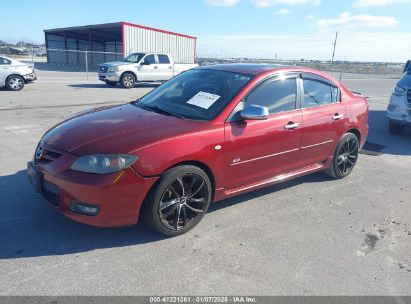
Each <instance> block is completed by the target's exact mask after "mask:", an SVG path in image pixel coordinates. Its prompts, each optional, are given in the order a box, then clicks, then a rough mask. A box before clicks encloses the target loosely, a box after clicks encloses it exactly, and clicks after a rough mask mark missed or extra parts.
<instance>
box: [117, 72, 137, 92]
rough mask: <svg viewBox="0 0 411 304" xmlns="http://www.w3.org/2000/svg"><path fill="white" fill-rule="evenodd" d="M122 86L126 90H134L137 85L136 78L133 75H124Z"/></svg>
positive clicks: (121, 80)
mask: <svg viewBox="0 0 411 304" xmlns="http://www.w3.org/2000/svg"><path fill="white" fill-rule="evenodd" d="M120 83H121V86H122V87H123V88H125V89H131V88H134V85H135V84H136V78H135V77H134V75H133V74H131V73H124V74H123V75H122V76H121V79H120Z"/></svg>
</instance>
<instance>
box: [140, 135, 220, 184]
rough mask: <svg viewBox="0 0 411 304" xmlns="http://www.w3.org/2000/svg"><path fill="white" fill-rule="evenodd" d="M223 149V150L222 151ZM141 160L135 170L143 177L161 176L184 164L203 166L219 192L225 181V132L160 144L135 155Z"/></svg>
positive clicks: (182, 137) (142, 149)
mask: <svg viewBox="0 0 411 304" xmlns="http://www.w3.org/2000/svg"><path fill="white" fill-rule="evenodd" d="M218 146H220V147H221V148H220V149H219V147H218ZM133 154H135V155H138V156H139V159H138V161H137V162H136V163H134V164H133V169H134V170H135V171H136V172H137V173H138V174H140V175H142V176H158V175H161V174H162V173H163V172H164V171H166V170H167V169H168V168H170V167H173V166H175V165H176V164H178V163H182V162H199V163H203V164H204V165H206V166H207V167H209V168H210V170H211V171H212V173H213V176H214V178H215V184H216V188H220V187H222V186H221V185H222V182H223V177H224V170H223V168H224V167H223V166H224V128H223V127H216V128H214V129H211V130H207V131H203V132H196V133H194V134H187V135H182V136H178V137H174V138H171V139H167V140H164V141H159V142H156V143H154V144H150V145H148V146H146V147H143V148H140V149H138V150H136V151H134V152H133Z"/></svg>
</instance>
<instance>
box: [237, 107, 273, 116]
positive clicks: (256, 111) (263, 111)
mask: <svg viewBox="0 0 411 304" xmlns="http://www.w3.org/2000/svg"><path fill="white" fill-rule="evenodd" d="M269 114H270V113H269V112H268V108H267V107H263V106H258V105H249V106H247V107H246V108H245V109H244V110H242V111H241V112H240V117H241V118H242V119H244V120H247V119H248V120H264V119H267V117H268V115H269Z"/></svg>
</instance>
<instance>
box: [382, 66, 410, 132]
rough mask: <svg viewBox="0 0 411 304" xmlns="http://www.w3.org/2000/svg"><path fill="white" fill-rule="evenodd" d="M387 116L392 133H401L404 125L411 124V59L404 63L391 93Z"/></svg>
mask: <svg viewBox="0 0 411 304" xmlns="http://www.w3.org/2000/svg"><path fill="white" fill-rule="evenodd" d="M387 117H388V120H389V130H390V132H391V133H393V134H402V133H403V132H404V128H405V127H406V126H411V60H408V61H407V63H406V64H405V67H404V75H403V76H402V77H401V79H400V80H399V81H398V83H397V85H396V86H395V88H394V91H393V92H392V94H391V99H390V103H389V105H388V109H387Z"/></svg>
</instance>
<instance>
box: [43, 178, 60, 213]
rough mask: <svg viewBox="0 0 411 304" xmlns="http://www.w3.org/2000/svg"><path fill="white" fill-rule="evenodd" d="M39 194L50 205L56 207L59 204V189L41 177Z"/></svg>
mask: <svg viewBox="0 0 411 304" xmlns="http://www.w3.org/2000/svg"><path fill="white" fill-rule="evenodd" d="M41 194H42V195H43V197H44V198H45V199H46V200H47V201H49V202H50V203H51V204H52V205H54V206H56V207H58V206H59V205H60V190H59V187H58V186H57V185H55V184H53V183H50V182H49V181H46V180H45V179H43V181H42V183H41Z"/></svg>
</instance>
